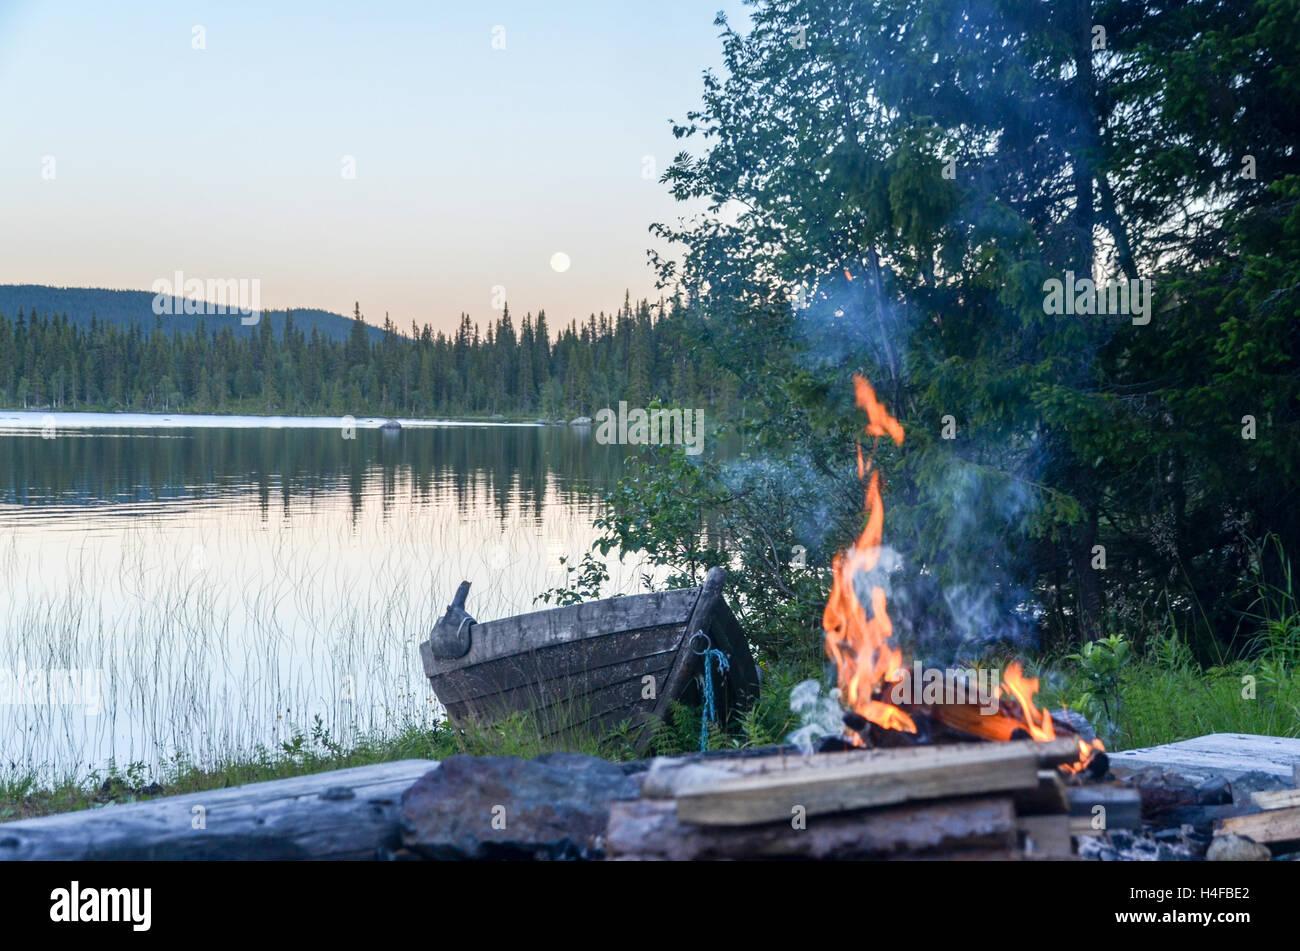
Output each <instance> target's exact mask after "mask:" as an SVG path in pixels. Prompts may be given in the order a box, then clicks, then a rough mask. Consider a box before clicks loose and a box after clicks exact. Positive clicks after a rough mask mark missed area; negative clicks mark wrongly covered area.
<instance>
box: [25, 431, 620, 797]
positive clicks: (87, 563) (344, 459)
mask: <svg viewBox="0 0 1300 951" xmlns="http://www.w3.org/2000/svg"><path fill="white" fill-rule="evenodd" d="M271 422H273V423H275V424H276V425H272V426H268V425H267V421H266V420H262V419H259V418H255V417H253V418H250V417H243V418H236V419H231V418H222V417H206V418H197V417H194V418H188V417H183V416H171V417H145V416H112V415H105V416H100V417H98V418H96V417H94V416H92V415H91V414H54V415H53V416H49V415H47V414H37V413H15V412H11V411H3V412H0V571H2V572H3V577H4V585H3V588H2V589H0V591H2V594H0V760H2V762H0V769H3V770H5V771H6V772H8V773H11V774H15V773H16V774H19V775H24V774H30V773H37V774H39V775H41V776H42V777H47V778H48V777H55V778H57V777H62V776H70V775H76V774H78V773H80V774H84V773H86V772H87V771H89V770H91V769H99V770H102V769H104V767H105V766H106V764H107V763H108V762H109V761H110V760H111V761H113V762H115V763H116V764H117V766H118V767H119V768H121V767H125V766H126V765H127V764H130V763H137V762H138V763H143V764H145V765H146V766H147V767H151V768H152V767H156V766H157V765H159V764H160V763H162V762H164V761H166V760H168V759H170V758H172V757H175V756H177V755H178V754H179V755H181V756H183V757H185V758H187V759H188V760H190V761H191V762H194V763H198V764H205V763H211V762H214V761H216V760H217V759H219V758H220V757H222V756H228V755H231V754H236V753H241V752H250V751H253V750H255V749H256V747H257V746H258V745H259V744H261V745H265V746H267V747H270V748H272V749H274V748H277V747H278V745H279V744H280V743H281V742H285V741H288V740H290V739H291V738H292V737H293V735H294V734H295V733H296V732H297V733H304V732H309V731H310V729H311V727H312V726H313V724H315V723H316V718H317V717H319V718H320V723H321V725H322V726H323V727H324V728H325V729H327V730H329V732H330V735H331V736H332V737H333V738H334V739H335V740H338V741H342V742H344V743H346V742H347V741H348V739H349V738H350V737H355V736H357V735H359V734H363V733H374V732H380V733H387V732H396V731H397V730H398V729H400V728H401V727H403V726H405V725H408V724H410V723H422V724H432V723H433V722H435V721H436V720H438V719H440V718H441V716H442V711H441V708H440V707H439V705H438V703H437V700H436V699H435V698H434V695H433V692H432V690H431V689H430V687H429V684H428V681H427V680H426V679H425V677H424V674H423V671H422V669H421V666H420V661H419V656H418V651H417V645H418V643H419V642H420V641H421V640H423V639H425V638H426V637H427V636H428V631H429V628H430V627H431V626H432V624H433V622H434V621H435V620H436V618H437V617H438V616H439V615H440V614H441V613H442V612H443V611H444V610H445V609H446V605H447V603H448V601H449V600H450V599H451V596H452V594H453V593H454V591H455V589H456V586H457V584H459V582H460V581H461V580H463V579H468V580H469V581H471V582H473V588H472V590H471V592H470V600H469V608H470V611H471V613H473V614H474V615H475V616H476V617H478V618H479V619H480V620H488V619H492V618H498V617H505V616H508V615H511V614H517V613H520V612H522V611H528V610H532V609H534V598H535V596H536V595H537V594H539V593H540V592H542V591H544V590H546V589H548V588H552V587H555V586H557V585H560V584H562V583H563V582H564V580H565V574H564V569H563V566H562V565H561V564H560V558H561V557H569V558H570V559H572V560H574V561H576V560H577V559H578V558H580V557H581V556H582V554H583V553H584V552H586V551H588V550H589V549H590V546H591V543H592V541H593V540H594V539H595V537H596V534H597V533H596V531H595V529H594V528H593V525H592V520H593V518H594V517H595V516H596V515H597V514H598V513H599V511H600V492H601V491H602V490H603V489H605V488H607V487H610V486H612V485H613V484H614V482H615V481H616V480H617V478H618V476H619V473H620V471H621V469H622V465H623V462H624V458H625V455H624V454H625V452H626V449H625V448H624V447H619V446H604V445H599V444H597V443H596V441H595V440H594V439H593V438H592V436H591V431H590V430H589V429H585V430H584V429H575V428H569V427H565V426H526V425H488V424H477V425H470V424H457V423H431V422H420V421H410V420H408V421H405V422H404V425H403V428H402V430H401V431H400V432H397V433H388V432H381V431H379V430H378V429H377V428H374V427H375V426H376V425H377V423H378V422H379V421H378V420H359V421H357V422H356V424H355V426H354V427H352V428H344V426H343V425H341V424H340V421H339V420H337V419H328V420H306V421H297V420H288V419H279V420H272V421H271ZM607 561H608V563H609V566H610V570H611V574H612V578H611V583H610V586H609V592H608V593H616V592H618V593H627V592H630V591H633V590H636V585H637V580H638V576H639V574H640V573H641V571H642V570H643V569H642V568H641V567H640V566H639V565H637V564H635V563H633V562H632V560H630V559H629V562H628V563H627V564H622V563H621V562H619V561H618V559H617V557H616V556H615V555H613V554H611V556H610V558H609V559H607Z"/></svg>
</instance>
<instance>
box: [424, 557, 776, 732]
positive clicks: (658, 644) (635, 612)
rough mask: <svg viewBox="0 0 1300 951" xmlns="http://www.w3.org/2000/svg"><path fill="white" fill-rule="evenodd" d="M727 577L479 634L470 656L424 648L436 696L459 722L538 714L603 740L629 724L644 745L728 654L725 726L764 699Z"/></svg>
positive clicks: (722, 702) (723, 682)
mask: <svg viewBox="0 0 1300 951" xmlns="http://www.w3.org/2000/svg"><path fill="white" fill-rule="evenodd" d="M724 579H725V573H723V572H722V570H721V569H714V570H713V571H712V572H710V574H709V576H708V577H707V578H706V579H705V583H704V585H703V586H701V587H699V588H687V589H680V590H676V591H664V592H656V593H653V594H644V595H631V596H628V597H620V598H607V599H605V600H602V601H592V602H588V603H585V604H576V605H570V606H567V607H561V608H554V609H551V610H548V611H538V612H535V613H532V614H524V615H519V616H517V617H511V618H503V619H502V620H499V621H488V622H485V623H481V624H474V625H473V627H472V628H471V638H470V640H471V646H470V649H469V651H468V652H467V653H466V654H465V655H464V656H462V657H458V658H445V657H442V658H440V657H438V656H436V655H435V653H434V651H433V649H432V647H431V644H430V643H429V642H426V643H424V644H422V645H421V646H420V652H421V657H422V659H423V662H424V669H425V673H426V674H427V675H428V677H429V681H430V683H431V684H432V685H433V689H434V692H435V693H436V694H437V695H438V699H439V700H440V701H441V702H442V704H443V706H444V707H445V708H446V711H447V715H448V717H449V718H450V719H451V720H452V721H453V722H454V723H457V724H461V725H464V724H466V723H468V722H471V721H478V722H490V721H493V720H498V719H501V718H502V717H505V716H508V715H510V714H512V713H517V712H526V713H529V714H531V715H532V716H533V717H534V718H535V719H536V722H537V724H538V728H539V730H540V731H541V733H542V734H543V735H544V736H546V735H555V734H571V735H577V734H583V733H586V734H588V735H591V736H604V735H606V734H608V733H609V732H610V731H611V730H614V729H617V728H619V727H620V726H622V727H624V728H626V729H628V730H629V732H630V734H632V735H634V736H636V737H642V736H644V735H645V734H647V733H648V732H649V731H646V730H645V729H644V727H645V726H646V725H647V724H649V723H651V722H653V721H655V720H656V719H662V718H663V717H664V716H665V715H666V713H667V708H668V704H669V702H670V701H672V700H682V701H684V702H688V703H689V702H693V701H695V700H697V699H698V688H697V686H696V677H697V675H698V674H699V673H700V671H701V670H702V657H701V655H700V651H702V650H703V648H704V647H705V646H706V645H705V642H704V641H703V640H702V639H700V638H694V639H692V636H693V635H694V634H696V633H697V632H699V633H703V634H704V635H705V636H706V637H707V638H708V646H712V647H714V648H717V649H719V650H722V651H723V652H724V653H725V654H726V655H727V656H728V661H729V670H728V672H727V673H726V674H725V675H719V674H718V671H717V667H716V665H715V666H714V667H713V678H714V683H715V694H716V697H717V701H718V708H719V718H720V719H725V718H726V716H727V715H728V713H729V712H730V711H731V710H732V709H734V708H735V706H736V705H737V704H739V703H741V702H743V701H744V700H746V699H748V698H749V697H751V696H752V695H753V694H754V693H755V692H756V690H757V685H758V677H757V672H756V670H755V668H754V663H753V659H752V657H751V656H750V652H749V648H748V645H747V644H746V642H745V638H744V634H743V632H742V631H741V629H740V625H739V624H738V623H737V622H736V619H735V617H734V615H732V613H731V611H730V609H729V608H728V607H727V605H726V602H725V601H724V600H723V599H722V597H721V589H722V583H723V581H724Z"/></svg>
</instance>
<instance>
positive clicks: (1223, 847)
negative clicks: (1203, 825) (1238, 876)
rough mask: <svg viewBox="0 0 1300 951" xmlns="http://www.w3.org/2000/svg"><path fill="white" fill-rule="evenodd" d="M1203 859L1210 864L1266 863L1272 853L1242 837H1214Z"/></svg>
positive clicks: (1251, 840) (1266, 847)
mask: <svg viewBox="0 0 1300 951" xmlns="http://www.w3.org/2000/svg"><path fill="white" fill-rule="evenodd" d="M1205 857H1206V858H1207V859H1209V860H1210V861H1211V862H1267V861H1268V860H1269V859H1271V858H1272V857H1273V853H1271V852H1270V851H1269V850H1268V846H1267V845H1261V844H1260V843H1258V842H1256V841H1255V840H1253V839H1248V838H1246V837H1245V836H1244V835H1216V836H1215V837H1214V841H1213V842H1211V843H1210V849H1209V851H1208V852H1206V853H1205Z"/></svg>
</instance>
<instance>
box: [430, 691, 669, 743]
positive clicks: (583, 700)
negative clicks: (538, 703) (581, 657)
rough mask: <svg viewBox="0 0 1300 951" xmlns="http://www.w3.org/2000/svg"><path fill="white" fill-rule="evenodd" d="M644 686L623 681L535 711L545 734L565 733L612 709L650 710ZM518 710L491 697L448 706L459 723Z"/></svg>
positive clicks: (499, 715)
mask: <svg viewBox="0 0 1300 951" xmlns="http://www.w3.org/2000/svg"><path fill="white" fill-rule="evenodd" d="M644 689H645V688H644V687H643V686H642V685H641V681H640V680H628V681H623V682H622V683H616V684H610V685H608V686H603V687H601V688H600V689H599V690H596V691H594V692H592V693H589V694H585V695H583V696H578V697H574V698H573V699H572V700H571V701H570V700H562V701H559V702H557V703H552V704H548V705H546V706H543V707H539V708H536V709H534V710H533V711H532V712H533V714H534V715H535V716H536V717H537V719H538V721H539V723H540V725H541V726H542V728H543V731H544V732H543V735H549V734H548V733H546V732H545V731H547V730H553V731H555V732H565V731H567V730H569V729H570V728H572V727H578V726H581V725H583V724H585V723H589V722H591V721H592V720H596V719H603V718H604V717H605V715H606V714H608V713H610V712H612V711H617V710H623V709H628V710H629V713H628V714H627V715H628V716H631V710H633V709H636V708H640V707H644V708H645V709H647V710H648V709H650V704H651V701H649V700H643V699H642V696H641V694H642V691H643V690H644ZM517 709H518V708H517V707H503V706H498V705H494V704H493V703H492V701H491V699H490V698H489V700H488V701H487V702H485V703H483V704H481V705H480V703H479V702H478V701H476V700H475V701H467V702H466V703H462V704H451V705H449V706H448V707H447V713H448V715H449V716H451V718H452V719H453V720H455V721H457V722H462V721H464V720H466V719H470V718H472V719H476V720H479V721H481V722H490V721H492V720H496V719H500V718H501V717H502V716H504V715H506V714H508V713H510V712H512V711H514V710H517Z"/></svg>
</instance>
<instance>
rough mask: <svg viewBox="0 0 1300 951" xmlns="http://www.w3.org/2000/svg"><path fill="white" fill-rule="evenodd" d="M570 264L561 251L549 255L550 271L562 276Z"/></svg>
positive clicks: (567, 257)
mask: <svg viewBox="0 0 1300 951" xmlns="http://www.w3.org/2000/svg"><path fill="white" fill-rule="evenodd" d="M571 263H572V262H571V261H570V260H569V256H568V255H567V254H565V253H564V252H563V251H556V252H555V253H554V254H552V255H551V270H552V271H554V272H555V273H557V274H563V273H564V272H565V271H567V270H568V269H569V265H570V264H571Z"/></svg>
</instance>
